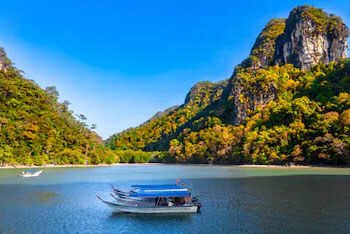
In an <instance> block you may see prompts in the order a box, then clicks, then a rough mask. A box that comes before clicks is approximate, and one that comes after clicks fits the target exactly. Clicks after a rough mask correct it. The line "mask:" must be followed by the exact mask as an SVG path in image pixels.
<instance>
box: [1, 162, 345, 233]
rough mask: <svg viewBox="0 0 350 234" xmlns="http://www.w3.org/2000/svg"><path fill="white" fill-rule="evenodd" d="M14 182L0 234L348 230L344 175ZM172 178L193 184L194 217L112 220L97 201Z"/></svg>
mask: <svg viewBox="0 0 350 234" xmlns="http://www.w3.org/2000/svg"><path fill="white" fill-rule="evenodd" d="M305 170H306V171H305ZM11 173H13V172H11ZM13 174H14V175H16V176H9V177H3V178H2V179H1V180H0V210H1V212H0V233H2V232H5V233H7V232H15V233H38V232H39V233H40V232H46V233H218V232H220V233H233V232H248V233H300V232H308V233H334V232H337V233H346V232H348V230H349V228H350V225H349V222H348V220H349V217H350V209H348V201H349V200H350V186H348V184H349V182H350V176H348V175H347V174H350V173H349V170H344V169H339V170H337V169H311V170H309V171H308V170H307V169H302V170H299V171H298V170H294V171H293V170H292V171H291V170H288V169H287V170H284V171H283V169H275V168H272V169H257V168H254V169H247V168H233V167H210V166H209V167H206V166H195V167H191V166H134V167H133V166H121V167H107V168H86V169H83V168H79V169H71V168H69V169H62V168H59V169H50V170H44V173H43V175H42V176H40V177H35V178H30V179H29V180H24V179H23V178H20V177H18V173H17V172H16V173H13ZM307 174H311V175H307ZM327 174H328V175H327ZM341 174H342V175H341ZM272 175H274V176H272ZM277 175H278V176H277ZM281 175H285V176H281ZM176 178H185V181H186V182H187V183H189V184H192V187H193V190H194V191H195V193H196V195H197V196H198V197H199V199H200V201H201V202H202V204H203V207H202V209H201V212H200V213H197V214H183V215H181V214H147V215H146V214H145V215H143V214H120V213H118V214H112V213H111V210H110V209H109V207H107V206H106V205H104V204H103V203H102V202H100V201H99V200H98V199H97V198H96V195H101V196H102V197H104V198H106V199H108V198H109V197H110V196H109V195H108V194H109V192H110V186H109V183H111V184H114V185H115V186H117V187H120V188H122V189H127V188H128V186H129V185H130V184H136V183H171V182H174V180H175V179H176Z"/></svg>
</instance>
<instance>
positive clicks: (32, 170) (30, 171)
mask: <svg viewBox="0 0 350 234" xmlns="http://www.w3.org/2000/svg"><path fill="white" fill-rule="evenodd" d="M38 171H39V170H37V169H31V170H25V171H24V172H27V173H34V172H38Z"/></svg>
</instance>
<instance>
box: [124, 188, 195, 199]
mask: <svg viewBox="0 0 350 234" xmlns="http://www.w3.org/2000/svg"><path fill="white" fill-rule="evenodd" d="M185 196H191V192H189V191H188V190H185V191H183V190H172V191H168V190H164V191H162V190H157V191H152V190H147V191H145V190H140V191H139V192H137V193H131V194H130V197H185Z"/></svg>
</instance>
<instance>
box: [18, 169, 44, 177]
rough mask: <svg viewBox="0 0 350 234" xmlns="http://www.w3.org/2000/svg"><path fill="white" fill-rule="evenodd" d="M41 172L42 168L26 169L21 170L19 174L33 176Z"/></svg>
mask: <svg viewBox="0 0 350 234" xmlns="http://www.w3.org/2000/svg"><path fill="white" fill-rule="evenodd" d="M42 172H43V170H26V171H22V173H21V176H22V177H35V176H39V175H40V174H41V173H42Z"/></svg>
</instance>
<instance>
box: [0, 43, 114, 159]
mask: <svg viewBox="0 0 350 234" xmlns="http://www.w3.org/2000/svg"><path fill="white" fill-rule="evenodd" d="M1 52H2V55H3V60H4V61H5V62H6V64H5V65H3V66H2V67H3V68H4V69H1V70H0V164H27V165H32V164H35V165H42V164H48V163H52V164H87V163H89V164H90V163H92V164H97V163H102V162H103V163H112V162H117V161H119V158H118V156H117V155H116V154H115V153H114V152H113V151H112V150H110V149H108V148H106V147H104V144H103V141H102V140H101V138H100V137H99V136H98V135H97V134H96V132H94V131H93V129H94V126H92V127H91V128H88V126H87V125H86V123H85V122H84V121H85V120H86V118H85V116H84V115H79V116H78V117H79V120H76V118H75V117H74V116H73V113H72V112H71V111H69V109H68V105H69V102H68V101H65V102H63V103H59V102H57V97H58V92H57V91H56V89H55V88H54V87H48V88H46V90H43V89H41V88H40V87H39V86H38V85H37V84H35V83H34V81H32V80H28V79H25V78H24V77H23V76H22V74H21V71H19V70H17V69H16V68H15V67H14V66H12V63H11V61H10V60H9V59H8V58H7V57H6V55H5V52H4V51H3V49H2V50H1ZM4 56H5V57H4Z"/></svg>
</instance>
